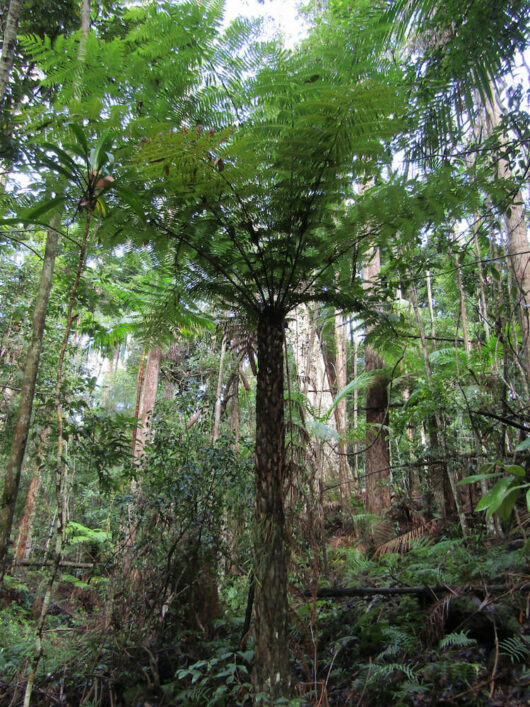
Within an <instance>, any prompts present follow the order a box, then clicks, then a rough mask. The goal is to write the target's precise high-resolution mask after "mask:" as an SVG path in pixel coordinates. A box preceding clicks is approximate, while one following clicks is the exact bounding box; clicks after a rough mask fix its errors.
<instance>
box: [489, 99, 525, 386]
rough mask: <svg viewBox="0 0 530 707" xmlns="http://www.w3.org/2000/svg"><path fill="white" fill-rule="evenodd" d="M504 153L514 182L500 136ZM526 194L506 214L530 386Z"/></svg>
mask: <svg viewBox="0 0 530 707" xmlns="http://www.w3.org/2000/svg"><path fill="white" fill-rule="evenodd" d="M492 93H493V98H492V100H491V101H488V103H487V105H486V121H487V125H488V129H489V131H490V132H493V131H494V130H495V129H496V128H498V127H499V125H500V124H501V117H502V109H501V106H500V104H499V99H498V96H497V91H496V89H495V88H493V91H492ZM500 143H501V152H500V154H499V160H498V170H499V177H501V179H512V177H513V175H512V171H511V168H510V165H509V163H508V161H507V159H506V158H505V157H504V156H503V154H502V152H503V151H504V149H505V147H506V145H505V141H504V139H503V138H502V136H501V137H500ZM523 204H524V200H523V195H522V194H521V192H520V191H518V192H517V194H516V195H515V197H514V199H513V201H512V202H511V203H510V205H509V206H508V208H507V209H506V211H505V212H504V223H505V226H506V235H507V240H508V257H509V260H510V264H511V267H512V271H513V274H514V278H515V285H516V291H517V310H518V314H519V325H520V327H521V337H522V344H523V356H524V362H525V368H526V381H527V383H528V384H529V385H530V253H529V250H530V249H529V247H528V234H527V230H526V222H525V215H524V209H523Z"/></svg>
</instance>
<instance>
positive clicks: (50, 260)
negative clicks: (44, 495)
mask: <svg viewBox="0 0 530 707" xmlns="http://www.w3.org/2000/svg"><path fill="white" fill-rule="evenodd" d="M53 225H54V224H52V228H49V229H48V235H47V238H46V249H45V252H44V262H43V265H42V271H41V276H40V283H39V291H38V294H37V299H36V301H35V309H34V311H33V329H32V334H31V341H30V344H29V347H28V353H27V356H26V365H25V367H24V377H23V380H22V388H21V393H20V403H19V407H18V413H17V422H16V426H15V432H14V434H13V442H12V444H11V451H10V454H9V458H8V460H7V465H6V471H5V477H4V488H3V492H2V497H1V500H0V582H1V581H2V578H3V576H4V572H5V569H6V554H7V547H8V544H9V538H10V535H11V529H12V526H13V516H14V513H15V504H16V501H17V495H18V487H19V484H20V473H21V470H22V462H23V460H24V453H25V451H26V443H27V440H28V432H29V424H30V420H31V411H32V409H33V398H34V396H35V382H36V380H37V372H38V368H39V359H40V353H41V349H42V337H43V333H44V324H45V320H46V311H47V309H48V299H49V297H50V291H51V288H52V282H53V270H54V268H55V257H56V255H57V247H58V242H59V236H58V233H57V231H56V230H55V229H54V228H53Z"/></svg>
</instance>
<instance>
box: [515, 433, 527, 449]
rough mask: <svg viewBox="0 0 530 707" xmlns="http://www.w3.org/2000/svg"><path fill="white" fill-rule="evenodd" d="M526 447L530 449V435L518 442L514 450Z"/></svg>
mask: <svg viewBox="0 0 530 707" xmlns="http://www.w3.org/2000/svg"><path fill="white" fill-rule="evenodd" d="M526 449H530V437H527V438H526V439H524V440H523V441H522V442H521V443H520V444H518V445H517V447H516V448H515V451H516V452H524V451H525V450H526Z"/></svg>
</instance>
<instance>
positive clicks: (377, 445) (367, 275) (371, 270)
mask: <svg viewBox="0 0 530 707" xmlns="http://www.w3.org/2000/svg"><path fill="white" fill-rule="evenodd" d="M380 272H381V261H380V256H379V249H378V248H373V249H372V250H371V252H370V254H369V256H368V262H367V263H366V264H365V265H364V267H363V285H364V287H365V289H366V290H370V289H371V288H372V287H374V284H375V280H376V279H377V277H378V276H379V273H380ZM364 362H365V370H366V371H367V372H369V371H377V370H380V369H382V368H384V367H385V362H384V360H383V358H382V357H381V356H380V355H379V354H378V353H377V351H375V350H374V349H373V348H372V347H371V346H370V345H366V346H365V347H364ZM366 423H367V424H368V425H369V428H368V433H367V435H366V453H365V488H366V510H367V511H368V513H374V514H375V515H382V514H383V513H384V512H385V511H387V510H388V509H389V508H390V489H389V487H388V485H387V482H388V478H389V476H390V446H389V440H388V434H387V432H386V430H385V429H384V427H383V426H386V425H388V392H387V380H386V379H385V377H384V376H378V377H377V378H375V379H374V380H373V382H372V383H371V385H370V387H369V388H368V390H367V391H366Z"/></svg>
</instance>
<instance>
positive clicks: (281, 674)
mask: <svg viewBox="0 0 530 707" xmlns="http://www.w3.org/2000/svg"><path fill="white" fill-rule="evenodd" d="M284 326H285V316H284V314H283V313H282V312H276V311H274V310H273V309H272V308H268V309H265V310H264V311H263V312H261V313H260V316H259V321H258V379H257V391H256V459H255V464H256V471H255V486H256V506H255V530H254V533H255V535H254V574H255V579H256V597H255V633H256V644H255V654H254V673H253V681H254V690H255V693H256V694H263V695H265V696H266V698H268V699H269V700H270V701H273V700H275V699H277V698H279V697H287V695H288V688H289V650H288V602H287V563H288V547H287V537H286V536H287V533H286V525H285V514H284V507H283V493H284V488H285V482H286V478H285V477H286V470H287V468H286V459H285V422H284V382H283V379H284V373H283V338H284Z"/></svg>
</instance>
